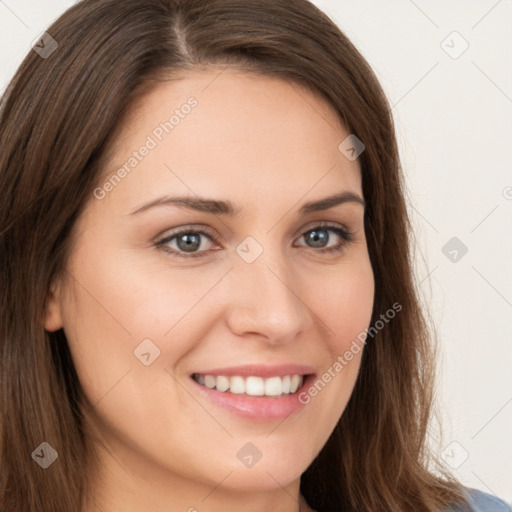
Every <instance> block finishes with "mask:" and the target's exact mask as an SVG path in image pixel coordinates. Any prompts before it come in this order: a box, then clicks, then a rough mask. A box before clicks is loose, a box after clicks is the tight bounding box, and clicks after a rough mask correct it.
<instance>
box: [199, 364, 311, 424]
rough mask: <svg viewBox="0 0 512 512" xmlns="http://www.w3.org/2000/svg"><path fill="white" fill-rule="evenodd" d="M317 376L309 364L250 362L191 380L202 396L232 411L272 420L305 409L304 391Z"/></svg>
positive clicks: (220, 369)
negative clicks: (263, 363)
mask: <svg viewBox="0 0 512 512" xmlns="http://www.w3.org/2000/svg"><path fill="white" fill-rule="evenodd" d="M315 375H316V373H315V369H314V367H312V366H306V365H299V364H287V363H284V364H274V365H261V364H246V365H241V366H236V367H225V368H215V369H214V368H209V369H207V370H206V369H205V370H203V371H198V372H195V373H192V374H191V375H190V380H191V382H192V383H193V387H192V389H193V390H194V393H196V394H197V396H198V397H200V398H202V399H205V400H207V401H208V402H209V403H211V404H212V405H214V406H215V407H217V408H220V409H222V410H223V411H225V412H227V413H228V414H234V415H236V416H239V417H244V418H249V419H251V420H253V421H263V422H269V421H276V420H283V419H284V418H287V417H288V416H290V415H291V414H300V412H301V411H303V410H304V407H305V403H306V402H304V401H303V400H300V397H301V393H302V392H303V390H304V389H306V388H307V387H309V386H310V385H311V384H312V383H313V381H314V379H315Z"/></svg>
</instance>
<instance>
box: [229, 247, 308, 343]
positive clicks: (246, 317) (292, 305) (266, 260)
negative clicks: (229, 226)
mask: <svg viewBox="0 0 512 512" xmlns="http://www.w3.org/2000/svg"><path fill="white" fill-rule="evenodd" d="M231 274H232V275H231V281H230V283H231V285H230V292H229V299H228V300H229V303H228V305H227V308H228V309H227V312H226V318H227V323H228V326H229V328H230V329H231V331H232V332H233V333H234V334H237V335H239V336H248V335H253V336H254V335H258V336H260V337H263V338H265V339H266V340H267V342H269V343H272V344H280V343H286V342H291V341H293V340H294V339H296V338H297V336H299V334H301V333H302V332H305V331H307V330H308V328H310V327H311V325H312V323H313V315H314V313H313V312H312V310H311V309H310V308H309V306H308V304H307V301H308V297H307V294H306V293H305V291H304V290H305V283H304V282H301V280H300V277H299V276H298V275H297V272H296V271H295V270H294V269H293V267H292V266H291V265H290V264H289V262H287V261H285V259H284V257H283V256H282V255H281V256H276V257H271V256H270V255H269V254H268V251H267V252H266V253H264V254H262V255H261V256H260V257H259V258H258V259H257V260H256V261H254V262H252V263H246V262H245V261H243V260H239V261H236V263H235V268H233V270H232V272H231ZM310 284H311V283H310Z"/></svg>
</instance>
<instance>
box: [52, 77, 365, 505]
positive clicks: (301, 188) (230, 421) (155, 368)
mask: <svg viewBox="0 0 512 512" xmlns="http://www.w3.org/2000/svg"><path fill="white" fill-rule="evenodd" d="M219 73H220V74H219ZM166 123H167V124H166ZM347 136H349V133H348V132H347V131H346V130H345V129H344V128H343V127H342V126H341V125H340V122H339V121H338V119H337V116H336V115H335V113H334V111H333V110H331V108H330V107H329V106H328V105H327V104H326V103H325V102H324V101H323V100H321V99H319V98H318V97H316V96H315V95H313V94H312V93H310V92H308V91H307V90H305V89H303V88H301V87H299V86H297V85H292V84H290V83H287V82H285V81H282V80H279V79H275V78H269V77H262V76H257V75H250V74H244V73H241V72H235V71H230V70H225V71H223V72H220V70H219V69H216V70H212V71H204V72H193V73H192V72H189V73H187V74H186V75H183V78H182V79H180V80H177V81H171V82H166V83H162V84H161V85H159V86H158V88H157V89H156V90H155V91H153V92H152V93H151V94H150V95H149V96H146V97H145V98H144V99H143V100H142V101H141V102H140V103H139V104H138V108H137V109H134V110H133V111H132V112H131V113H130V115H129V116H128V117H127V118H125V119H124V120H123V128H122V131H121V132H120V135H119V137H118V138H117V139H116V143H115V144H114V146H113V153H112V155H113V156H112V158H111V161H110V165H109V167H108V169H106V170H105V179H104V180H103V181H101V183H100V184H99V185H98V188H97V189H96V190H95V192H94V195H93V196H91V199H90V201H89V203H88V204H87V206H86V209H85V211H84V213H83V215H82V216H81V217H80V219H79V221H78V223H77V225H76V226H75V229H76V238H75V239H74V246H73V248H72V252H71V254H70V258H69V260H68V262H67V272H66V273H65V275H64V276H62V280H60V281H59V283H58V285H56V286H55V287H52V289H53V290H54V291H55V294H54V295H52V296H51V297H50V299H49V305H48V310H47V317H46V328H47V329H48V330H55V329H58V328H60V327H63V328H64V331H65V334H66V338H67V340H68V342H69V347H70V350H71V353H72V357H73V360H74V363H75V365H76V370H77V373H78V377H79V379H80V382H81V384H82V386H83V388H84V390H85V393H86V394H87V396H88V397H89V399H90V401H91V402H92V403H93V404H94V405H95V407H94V411H95V415H94V416H93V417H91V418H90V419H91V420H92V422H93V423H94V424H95V426H96V427H97V429H98V431H99V432H100V434H101V437H102V439H103V442H104V443H105V444H106V445H107V446H108V448H109V450H110V452H111V454H109V455H107V452H103V451H102V452H101V453H103V455H102V457H103V462H104V467H105V468H108V469H107V470H106V472H105V476H104V481H103V483H104V484H105V485H107V484H106V482H110V481H111V482H114V481H116V482H117V483H118V484H119V487H118V489H119V491H118V492H119V493H121V492H123V493H125V494H126V493H133V496H137V495H139V494H140V493H142V492H143V491H142V489H144V488H145V487H144V486H145V485H147V486H148V489H152V491H151V492H152V493H154V494H153V496H154V500H155V503H156V502H157V500H158V498H157V496H158V493H159V492H160V490H162V489H164V488H166V489H169V485H168V484H169V482H174V483H175V484H177V485H178V484H179V485H180V487H179V489H181V491H180V493H176V490H175V489H176V487H172V492H173V493H174V495H176V494H180V495H183V496H185V495H187V492H188V491H187V490H191V489H196V491H197V489H198V486H202V487H204V493H203V494H201V493H200V492H199V493H196V495H197V496H198V497H200V498H203V497H205V496H206V495H208V494H209V493H211V492H212V489H214V488H215V489H216V490H215V492H214V493H213V494H212V495H211V496H209V497H208V498H207V499H208V500H214V499H217V498H216V497H221V496H222V495H223V493H228V492H230V491H231V492H232V491H234V490H239V491H240V490H244V491H246V492H256V491H258V492H263V491H269V490H277V489H279V493H280V496H281V495H282V496H284V498H282V499H286V500H289V499H290V498H289V496H286V493H284V492H283V490H282V489H281V487H284V488H288V487H289V488H293V486H294V485H298V479H299V478H300V475H301V473H303V472H304V471H305V470H306V468H307V467H308V465H309V464H310V463H311V462H312V461H313V459H314V458H315V456H316V455H317V454H318V452H319V451H320V449H321V448H322V446H323V445H324V444H325V442H326V441H327V439H328V437H329V435H330V434H331V432H332V430H333V428H334V426H335V424H336V422H337V421H338V420H339V418H340V416H341V414H342V413H343V410H344V409H345V406H346V404H347V401H348V400H349V397H350V395H351V392H352V390H353V387H354V384H355V381H356V378H357V374H358V370H359V366H360V359H361V351H360V350H358V351H355V350H353V351H352V352H353V357H352V358H351V360H350V361H346V358H344V361H346V364H343V365H341V366H342V368H341V369H340V368H339V365H335V363H336V362H337V361H338V362H339V361H340V359H339V357H340V358H343V356H344V354H345V353H346V351H347V350H349V349H350V347H351V346H352V347H353V346H354V344H353V342H354V340H357V339H358V336H359V339H361V332H362V331H364V329H365V328H366V327H367V326H368V325H369V322H370V318H371V312H372V306H373V297H374V281H373V273H372V268H371V264H370V260H369V255H368V250H367V244H366V239H365V232H364V223H363V218H364V206H363V204H361V203H360V202H358V200H357V199H356V198H361V200H362V198H363V196H362V189H361V175H360V167H359V163H358V160H353V159H349V158H347V157H346V156H345V155H344V154H343V153H342V152H341V151H340V150H339V149H338V146H339V145H340V143H341V142H342V141H343V140H344V139H346V137H347ZM144 148H145V149H144ZM123 166H124V172H123V171H122V170H120V169H121V168H123ZM112 173H114V174H115V175H116V177H112ZM109 178H110V181H108V180H109ZM338 194H346V195H345V199H346V200H345V201H342V202H338V203H332V204H331V203H329V202H327V203H326V204H324V205H322V203H321V202H320V203H318V202H319V201H321V200H323V199H325V198H328V197H331V196H333V195H338ZM349 194H350V195H349ZM171 197H180V198H182V199H184V200H185V199H186V201H190V205H189V206H186V205H185V202H183V203H181V204H180V203H178V202H171V201H168V202H164V200H165V198H167V199H170V198H171ZM213 201H215V202H217V201H218V202H221V205H218V204H217V203H213ZM311 202H314V203H316V206H309V208H308V207H306V205H307V204H308V203H311ZM194 205H195V206H194ZM228 207H229V208H228ZM230 209H233V210H234V212H235V214H233V213H231V212H230V211H228V210H230ZM338 229H340V230H343V231H336V230H338ZM344 231H348V232H350V233H352V235H351V238H350V240H345V239H344V236H343V232H344ZM180 233H181V234H180ZM338 246H339V247H338ZM336 247H338V248H336ZM361 345H362V343H360V342H359V346H361ZM326 372H329V373H330V375H328V376H327V377H325V376H324V377H322V376H323V375H324V374H325V373H326ZM198 375H199V377H198ZM329 376H330V378H328V377H329ZM194 377H195V378H194ZM198 381H199V382H198ZM301 382H303V383H302V384H301ZM315 382H316V383H317V392H316V393H315V392H313V393H312V394H309V393H307V392H306V391H307V390H308V389H310V388H311V386H312V385H314V384H315ZM214 385H215V388H211V386H214ZM228 385H229V386H230V388H229V389H228V390H226V387H227V386H228ZM297 385H301V387H300V388H299V389H298V390H297V391H295V393H292V391H293V390H294V386H297ZM217 386H218V387H219V388H220V390H218V389H216V387H217ZM318 390H319V391H318ZM261 393H267V394H268V396H267V395H263V396H261ZM258 395H260V396H258ZM312 395H314V396H312ZM126 475H129V476H126ZM121 481H123V482H124V484H122V483H121ZM128 482H131V483H132V484H133V485H132V484H130V485H128ZM135 482H137V484H136V483H135ZM123 485H124V487H123ZM137 485H138V486H139V487H137ZM121 489H122V491H121ZM159 489H160V490H159ZM162 492H163V491H162ZM188 495H189V496H191V495H194V494H193V493H192V494H190V493H189V494H188ZM150 499H153V498H150ZM219 499H220V498H219ZM279 499H281V498H279ZM147 500H148V497H147V496H145V504H146V505H147V504H148V501H147ZM176 500H178V501H177V502H176V503H177V504H178V505H179V506H185V507H186V506H189V507H191V506H193V505H194V503H190V500H188V501H184V502H183V503H182V502H180V501H179V497H176ZM200 503H201V501H200V500H196V505H199V504H200ZM205 503H207V502H205ZM187 504H188V505H187ZM194 506H195V505H194ZM147 509H148V510H149V509H150V507H149V508H147ZM183 510H187V508H184V509H183Z"/></svg>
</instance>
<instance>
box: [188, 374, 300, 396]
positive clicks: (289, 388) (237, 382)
mask: <svg viewBox="0 0 512 512" xmlns="http://www.w3.org/2000/svg"><path fill="white" fill-rule="evenodd" d="M193 378H194V380H195V381H196V382H198V383H199V384H202V385H203V386H206V387H207V388H210V389H217V391H222V392H227V391H229V392H230V393H234V394H241V393H246V394H248V395H252V396H279V395H282V394H283V393H284V394H289V393H295V392H296V391H297V389H299V388H300V387H301V386H302V383H303V381H304V379H303V377H302V375H286V376H284V377H270V378H268V379H264V378H263V377H253V376H250V377H240V376H234V377H226V376H224V375H202V374H198V373H196V374H194V375H193Z"/></svg>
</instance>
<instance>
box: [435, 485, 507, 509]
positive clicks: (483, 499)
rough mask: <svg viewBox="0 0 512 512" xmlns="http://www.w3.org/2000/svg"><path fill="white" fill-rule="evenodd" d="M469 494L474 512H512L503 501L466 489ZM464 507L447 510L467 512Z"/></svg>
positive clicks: (469, 502)
mask: <svg viewBox="0 0 512 512" xmlns="http://www.w3.org/2000/svg"><path fill="white" fill-rule="evenodd" d="M465 490H466V492H467V494H468V504H469V506H470V510H471V511H472V512H512V507H511V506H510V505H507V504H506V503H505V502H504V501H503V500H501V499H499V498H497V497H496V496H493V495H492V494H487V493H485V492H482V491H479V490H478V489H470V488H468V487H466V488H465ZM465 510H466V509H465V508H464V505H453V506H452V507H450V508H448V509H445V511H446V512H459V511H460V512H463V511H464V512H465Z"/></svg>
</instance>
